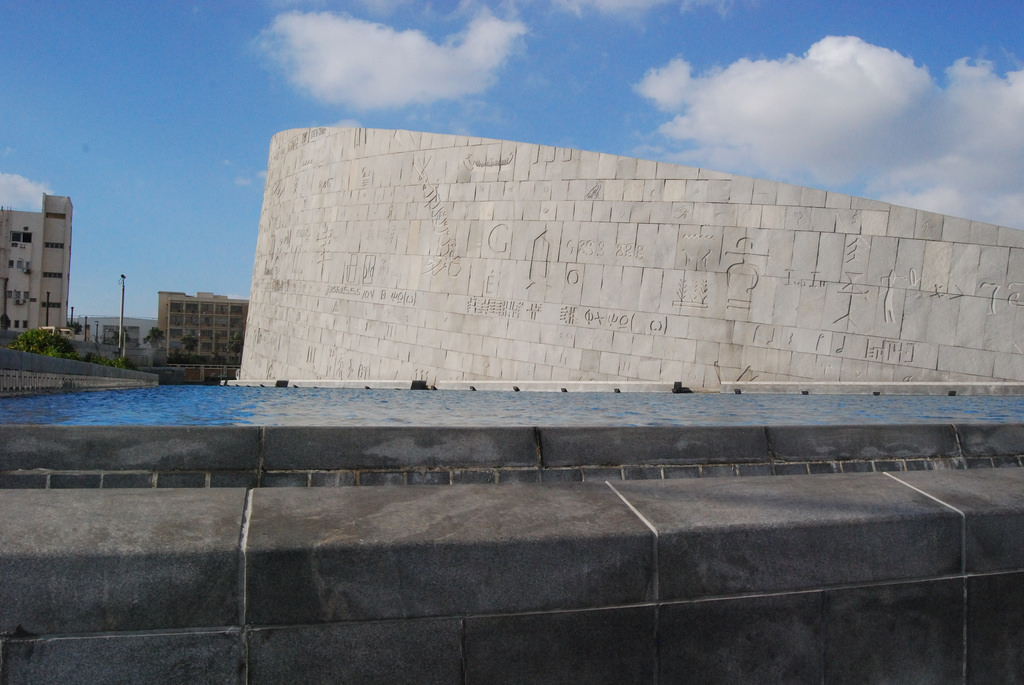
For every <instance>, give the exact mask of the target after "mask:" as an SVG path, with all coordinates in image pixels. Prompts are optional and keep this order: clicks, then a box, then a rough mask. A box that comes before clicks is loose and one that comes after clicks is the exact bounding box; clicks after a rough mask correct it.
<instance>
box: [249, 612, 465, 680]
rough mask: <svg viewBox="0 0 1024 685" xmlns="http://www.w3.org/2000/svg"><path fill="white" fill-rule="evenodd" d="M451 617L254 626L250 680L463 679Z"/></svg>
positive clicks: (458, 638)
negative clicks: (292, 625) (289, 625)
mask: <svg viewBox="0 0 1024 685" xmlns="http://www.w3.org/2000/svg"><path fill="white" fill-rule="evenodd" d="M460 642H461V625H460V621H459V620H456V619H432V620H429V619H428V620H417V621H394V622H363V623H334V624H324V625H315V626H295V627H278V628H257V629H255V630H252V631H250V632H249V634H248V649H249V680H248V683H250V684H251V685H260V684H262V683H267V684H270V683H274V684H276V683H417V684H420V683H423V684H427V683H437V684H438V685H447V684H448V683H457V682H462V650H461V644H460Z"/></svg>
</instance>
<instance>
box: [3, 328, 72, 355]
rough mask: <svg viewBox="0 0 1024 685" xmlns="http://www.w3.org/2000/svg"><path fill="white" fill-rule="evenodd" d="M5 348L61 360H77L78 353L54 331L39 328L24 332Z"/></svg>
mask: <svg viewBox="0 0 1024 685" xmlns="http://www.w3.org/2000/svg"><path fill="white" fill-rule="evenodd" d="M7 347H9V348H10V349H12V350H18V351H20V352H31V353H33V354H45V355H46V356H48V357H60V358H62V359H78V358H79V357H78V352H76V351H75V346H74V345H73V344H72V343H71V341H70V340H68V339H67V338H65V337H64V336H63V335H61V334H60V333H57V332H56V331H44V330H41V329H39V328H34V329H32V330H31V331H25V332H24V333H22V334H21V335H19V336H18V337H17V338H15V339H14V340H13V341H12V342H11V344H10V345H8V346H7Z"/></svg>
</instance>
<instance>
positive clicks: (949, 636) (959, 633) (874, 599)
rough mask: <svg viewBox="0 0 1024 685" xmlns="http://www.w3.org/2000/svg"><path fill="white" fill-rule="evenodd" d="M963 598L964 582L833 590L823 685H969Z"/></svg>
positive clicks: (827, 613) (827, 619)
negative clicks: (827, 684)
mask: <svg viewBox="0 0 1024 685" xmlns="http://www.w3.org/2000/svg"><path fill="white" fill-rule="evenodd" d="M963 597H964V581H963V580H962V579H959V578H956V579H949V580H935V581H928V582H918V583H901V584H895V585H879V586H874V587H862V588H843V589H837V590H829V591H827V592H826V593H825V607H824V609H825V610H824V622H825V630H826V632H827V634H828V639H827V643H826V645H825V652H824V653H825V678H824V682H830V683H832V682H835V683H854V682H856V683H960V682H963V680H962V678H963V653H964V648H963V637H964V632H963V631H964V601H963ZM999 681H1000V680H999V679H997V680H994V681H990V682H999ZM1003 682H1005V681H1003Z"/></svg>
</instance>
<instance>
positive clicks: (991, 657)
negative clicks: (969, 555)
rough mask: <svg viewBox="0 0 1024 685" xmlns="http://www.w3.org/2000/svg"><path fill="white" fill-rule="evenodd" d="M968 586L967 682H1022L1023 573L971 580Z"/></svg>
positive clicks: (1001, 574) (979, 577) (975, 684)
mask: <svg viewBox="0 0 1024 685" xmlns="http://www.w3.org/2000/svg"><path fill="white" fill-rule="evenodd" d="M966 583H967V629H966V634H967V682H968V683H971V685H984V684H985V683H1020V682H1024V650H1022V649H1021V648H1020V636H1021V635H1022V634H1024V573H1000V574H995V575H978V576H970V577H968V578H967V579H966Z"/></svg>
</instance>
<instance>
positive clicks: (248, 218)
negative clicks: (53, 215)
mask: <svg viewBox="0 0 1024 685" xmlns="http://www.w3.org/2000/svg"><path fill="white" fill-rule="evenodd" d="M0 16H2V17H3V22H2V26H3V43H2V44H3V50H2V51H0V205H2V206H4V207H14V208H15V209H26V210H33V211H38V210H39V206H40V200H41V194H42V193H43V192H49V193H51V194H56V195H69V196H71V199H72V202H73V203H74V207H75V213H74V239H73V249H72V268H71V298H70V301H69V304H70V305H72V306H74V307H75V313H76V316H77V315H86V314H88V315H105V314H114V313H116V312H117V310H118V307H119V298H120V288H119V286H118V278H119V275H120V274H122V273H124V274H126V275H127V296H126V305H125V309H126V314H128V315H131V316H155V313H156V304H157V291H159V290H181V291H185V292H189V293H192V292H195V291H197V290H202V291H212V292H216V293H220V294H228V295H233V296H241V297H248V293H249V285H250V279H251V271H252V263H253V253H254V250H255V245H256V232H257V227H258V223H259V212H260V206H261V203H262V194H263V182H264V172H265V169H266V161H267V150H268V146H269V142H270V138H271V136H272V135H273V134H274V133H276V132H277V131H281V130H284V129H288V128H297V127H306V126H330V125H361V126H367V127H374V128H407V129H413V130H424V131H433V132H438V133H455V134H469V135H474V136H484V137H491V138H503V139H509V140H519V141H526V142H531V143H541V144H548V145H558V146H568V147H575V148H581V149H586V150H598V151H602V152H610V153H615V154H622V155H630V156H637V157H643V158H648V159H658V160H666V161H675V162H679V163H685V164H690V165H693V166H702V167H707V168H712V169H715V170H719V171H726V172H732V173H739V174H745V175H751V176H757V177H761V178H770V179H774V180H784V181H789V182H793V183H799V184H804V185H810V186H814V187H820V188H828V189H832V190H838V191H841V192H847V193H851V194H855V195H863V196H867V197H871V198H874V199H882V200H888V201H892V202H897V203H899V204H905V205H909V206H912V207H918V208H922V209H930V210H933V211H938V212H944V213H949V214H954V215H957V216H964V217H967V218H971V219H977V220H984V221H990V222H993V223H999V224H1003V225H1007V226H1014V227H1018V228H1024V2H1020V0H1012V1H1011V0H1003V1H985V2H935V0H929V1H928V2H924V1H921V2H917V1H907V2H891V1H887V2H882V1H880V0H867V1H866V0H856V1H850V2H847V1H844V0H839V1H831V2H808V1H802V2H799V1H786V0H504V1H502V0H491V1H484V0H465V1H463V2H461V3H458V2H450V3H446V2H432V3H424V2H413V1H412V0H354V1H351V2H332V1H330V0H308V1H305V0H245V1H242V0H223V1H221V2H178V1H175V0H159V1H156V2H148V3H139V2H130V1H127V0H124V1H116V2H115V1H107V2H99V1H95V0H93V1H89V0H77V1H74V2H71V1H67V2H60V1H48V0H33V1H32V2H24V1H23V0H0Z"/></svg>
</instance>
